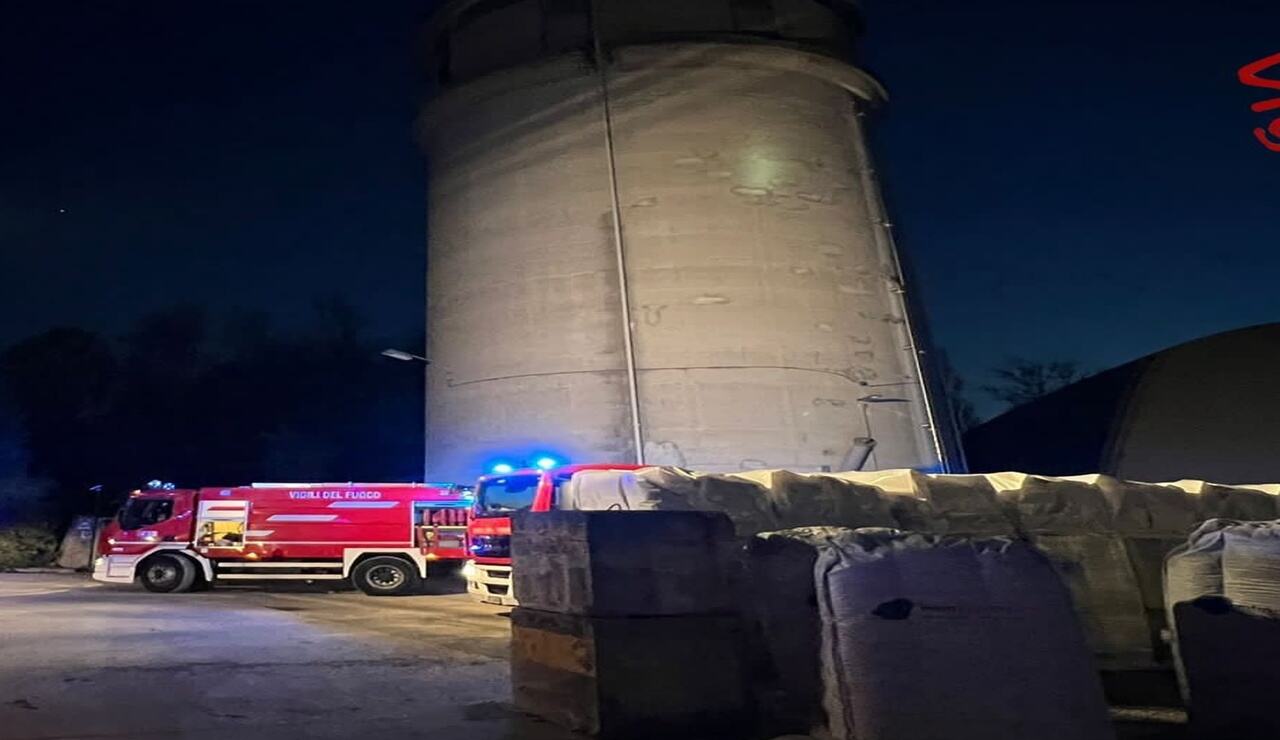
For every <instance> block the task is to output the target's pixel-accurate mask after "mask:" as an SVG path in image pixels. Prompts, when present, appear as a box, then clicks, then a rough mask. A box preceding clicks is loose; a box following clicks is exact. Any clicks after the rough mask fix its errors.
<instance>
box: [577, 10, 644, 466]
mask: <svg viewBox="0 0 1280 740" xmlns="http://www.w3.org/2000/svg"><path fill="white" fill-rule="evenodd" d="M590 8H591V45H592V52H593V55H594V57H595V65H596V73H597V74H598V75H599V77H600V101H601V109H602V111H603V113H604V145H605V155H606V157H607V159H608V163H609V197H610V199H611V201H612V208H611V210H612V211H613V247H614V256H615V257H616V259H617V262H618V292H619V294H620V296H619V299H620V300H621V302H622V344H623V354H625V355H626V363H627V389H628V391H629V395H630V402H631V434H632V444H633V445H634V447H635V458H636V463H637V464H639V465H643V464H644V433H643V430H642V428H641V425H640V382H639V378H638V377H637V372H636V350H635V341H634V338H633V336H632V331H633V329H632V324H631V296H630V289H629V288H628V283H627V260H626V253H625V250H624V247H623V240H622V202H621V199H620V198H619V197H618V163H617V156H616V155H615V152H614V147H613V120H612V116H611V115H610V106H609V80H608V78H607V76H606V74H605V68H604V55H603V54H602V53H601V49H600V33H599V26H598V25H597V19H598V16H597V14H596V2H595V0H592V2H591V6H590Z"/></svg>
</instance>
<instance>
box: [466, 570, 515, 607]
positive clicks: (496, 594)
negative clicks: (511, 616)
mask: <svg viewBox="0 0 1280 740" xmlns="http://www.w3.org/2000/svg"><path fill="white" fill-rule="evenodd" d="M465 571H466V574H467V593H468V594H470V595H471V598H473V599H475V600H476V601H481V602H484V603H486V604H499V605H501V606H517V605H518V602H517V601H516V597H515V595H514V594H513V593H512V589H511V566H510V565H486V564H484V563H477V562H475V561H470V562H468V563H467V564H466V566H465Z"/></svg>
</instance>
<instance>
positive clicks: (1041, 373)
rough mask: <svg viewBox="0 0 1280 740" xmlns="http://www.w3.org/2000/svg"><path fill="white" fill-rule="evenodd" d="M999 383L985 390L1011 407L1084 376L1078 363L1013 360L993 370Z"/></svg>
mask: <svg viewBox="0 0 1280 740" xmlns="http://www.w3.org/2000/svg"><path fill="white" fill-rule="evenodd" d="M991 374H992V375H993V376H994V377H995V378H996V382H995V383H992V384H990V385H985V386H983V387H982V390H983V391H985V392H986V393H987V394H988V395H990V396H991V397H993V398H995V399H997V400H1000V401H1004V402H1005V403H1007V404H1009V406H1010V407H1013V406H1021V405H1022V404H1024V403H1027V402H1029V401H1034V400H1035V399H1037V398H1040V397H1041V396H1044V395H1047V394H1049V393H1052V392H1054V391H1056V390H1058V389H1059V388H1062V387H1063V386H1066V385H1070V384H1071V383H1074V382H1076V381H1077V380H1080V379H1081V378H1082V377H1084V373H1083V372H1081V371H1080V368H1079V366H1078V365H1077V364H1076V363H1075V362H1068V361H1061V360H1058V361H1053V362H1038V361H1034V360H1026V359H1023V358H1020V357H1012V358H1009V359H1008V360H1005V362H1004V363H1003V364H1002V365H1000V366H999V367H995V368H993V369H992V370H991Z"/></svg>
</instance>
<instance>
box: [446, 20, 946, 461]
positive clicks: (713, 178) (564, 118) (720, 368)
mask: <svg viewBox="0 0 1280 740" xmlns="http://www.w3.org/2000/svg"><path fill="white" fill-rule="evenodd" d="M544 5H546V6H547V7H551V6H555V7H554V9H546V8H544V9H543V10H542V11H538V10H537V8H538V7H542V6H538V5H537V4H536V3H527V2H523V3H522V2H514V3H507V4H500V6H499V7H491V6H488V5H487V6H485V7H486V8H488V9H487V10H483V11H481V10H476V8H474V7H471V4H469V3H455V4H453V5H452V6H449V8H447V9H446V11H445V12H443V13H442V14H441V16H440V19H439V21H438V25H437V27H436V28H435V30H434V31H433V33H434V34H435V36H434V37H433V41H434V43H435V47H434V48H435V49H436V50H437V55H436V56H435V57H433V59H434V60H435V62H434V63H435V64H436V66H435V67H434V68H433V69H434V71H435V73H436V77H437V78H438V79H439V80H440V82H441V87H440V90H439V91H438V94H437V95H436V96H435V97H434V99H433V100H432V102H431V103H430V104H429V105H428V106H427V108H426V109H425V113H424V116H423V120H422V126H421V129H422V137H423V142H424V145H425V147H426V149H427V152H428V154H429V156H430V159H431V162H430V164H431V173H432V174H431V184H430V208H429V210H430V214H429V215H430V242H429V244H430V247H429V265H430V267H429V270H430V274H429V285H428V304H429V305H428V352H429V356H430V357H431V359H432V362H433V364H432V366H431V367H430V368H429V373H428V375H429V380H428V388H427V397H428V414H427V418H428V431H427V435H428V443H427V444H428V454H427V469H428V475H429V476H430V477H432V478H443V479H458V480H465V479H467V478H470V477H472V476H474V475H475V474H476V473H478V472H481V471H482V470H483V467H484V465H485V463H486V462H487V461H491V460H493V459H495V458H497V457H507V458H510V457H515V458H519V457H521V456H527V455H534V454H538V453H545V452H550V453H554V454H558V455H559V456H561V457H563V458H567V459H570V460H579V461H586V460H592V461H635V460H641V459H642V460H643V461H644V462H648V463H653V464H669V465H680V466H687V467H692V468H697V469H700V470H708V471H731V470H742V469H753V468H763V467H786V468H790V469H794V470H823V469H826V470H839V469H844V468H846V467H847V466H848V464H847V463H846V462H845V461H846V460H849V459H851V457H852V456H855V455H856V453H857V449H858V446H859V440H860V439H862V438H867V437H871V438H874V439H875V440H876V442H877V444H876V447H875V449H874V452H873V453H872V455H871V458H870V460H869V461H868V465H869V467H873V468H888V467H920V468H931V469H936V468H937V467H938V466H939V464H940V462H941V461H940V459H939V458H940V452H939V449H938V447H939V445H938V443H937V441H936V438H935V420H934V418H933V417H932V416H931V413H930V408H929V401H928V399H927V398H926V394H925V392H924V386H923V383H922V380H921V377H920V375H921V373H920V371H919V369H918V367H917V364H918V362H917V361H918V357H917V355H916V351H915V346H916V345H915V340H914V339H913V336H912V332H911V331H910V326H909V316H908V315H907V311H906V309H905V306H904V301H903V299H902V290H903V286H902V277H901V274H900V272H899V268H898V265H897V260H896V257H895V255H894V252H893V245H892V241H891V237H890V234H889V232H888V227H887V225H886V218H885V216H884V214H883V212H882V210H881V206H880V201H879V194H878V192H877V189H876V184H875V177H874V170H873V167H872V163H871V162H870V160H869V159H868V157H867V154H866V151H865V147H864V143H863V131H862V124H861V118H860V109H861V108H862V107H863V106H864V105H865V104H866V103H867V102H868V101H869V100H870V99H874V98H876V97H877V96H878V95H879V93H880V91H879V87H878V85H877V84H876V83H875V82H874V81H873V80H871V79H870V78H869V77H867V76H866V75H865V74H862V73H861V72H859V71H858V70H856V69H855V68H853V67H851V66H848V65H847V64H845V63H843V62H841V61H839V59H837V58H836V55H838V54H843V53H845V52H847V50H848V46H847V44H848V35H849V32H848V29H847V27H846V25H845V24H844V23H843V22H840V21H839V20H838V19H839V17H840V16H839V15H838V14H837V13H836V12H835V10H833V7H832V6H840V7H843V5H844V4H843V3H820V2H816V1H815V0H795V1H794V2H788V3H778V2H775V3H759V2H742V1H738V0H734V1H733V2H730V1H729V0H719V1H716V2H705V3H688V2H656V3H644V4H642V5H641V4H636V3H625V2H616V1H605V0H601V1H600V2H598V3H596V4H595V6H596V12H597V16H596V17H597V20H598V23H597V25H598V28H599V29H600V35H599V39H598V40H599V41H600V46H601V48H602V49H603V57H601V58H602V59H604V60H606V61H605V64H604V71H603V73H601V72H600V70H599V69H598V68H597V66H596V64H595V62H596V55H595V53H594V51H593V47H594V42H595V41H596V39H595V38H593V37H592V35H591V33H590V31H591V24H590V23H589V20H590V18H589V17H588V16H586V15H582V14H579V13H576V12H575V11H574V10H573V8H579V9H581V10H584V11H585V9H586V6H585V4H582V3H575V2H565V3H552V4H544ZM477 7H478V6H477ZM640 7H643V9H644V12H643V13H639V12H637V8H640ZM517 19H523V20H521V21H520V23H515V21H516V20H517ZM517 26H518V27H519V30H514V29H515V28H516V27H517ZM539 29H540V30H539ZM464 41H466V42H467V43H468V44H470V46H468V47H467V50H463V48H462V44H463V42H464ZM774 41H776V42H778V43H777V44H776V45H775V44H774V43H772V42H774ZM482 42H487V43H488V45H487V46H482V48H485V49H486V50H487V51H486V52H485V53H484V54H481V55H480V57H482V58H480V57H477V56H476V55H477V51H476V49H477V48H481V45H482ZM762 42H765V43H762ZM784 44H785V45H784ZM495 70H496V71H495ZM605 90H607V98H608V103H609V117H608V120H609V122H610V127H609V130H611V133H612V137H611V142H612V154H613V161H612V164H613V165H614V166H613V167H612V168H611V161H610V156H609V153H610V137H609V136H607V134H608V133H609V130H607V128H606V125H605V120H606V116H605V113H606V111H605V97H606V96H605V93H604V91H605ZM612 176H616V193H617V201H618V205H619V206H620V207H619V208H618V210H617V213H618V221H619V226H620V228H619V229H617V230H616V231H615V223H614V210H615V209H614V197H613V195H614V193H613V187H612V185H613V179H612ZM619 232H620V233H619ZM619 265H621V266H622V270H621V272H620V271H619ZM624 278H625V279H624ZM624 284H625V295H623V291H624ZM628 315H629V317H630V320H629V321H628V320H627V316H628ZM628 338H629V339H630V340H631V351H630V352H629V351H628V341H627V340H628ZM629 360H633V363H630V362H629ZM632 364H633V366H634V373H633V372H632V368H631V365H632ZM633 405H634V406H635V407H636V408H637V409H638V414H635V413H633V411H632V408H633ZM637 426H638V429H637ZM637 439H639V445H638V446H637V444H636V440H637Z"/></svg>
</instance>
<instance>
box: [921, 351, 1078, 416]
mask: <svg viewBox="0 0 1280 740" xmlns="http://www.w3.org/2000/svg"><path fill="white" fill-rule="evenodd" d="M939 372H940V373H941V375H942V385H943V388H944V390H945V391H946V394H947V400H948V402H949V403H950V406H951V413H952V417H953V420H954V422H955V424H956V427H957V428H958V429H959V430H960V431H961V432H965V431H968V430H969V429H972V428H973V427H975V426H977V425H978V424H979V423H981V419H980V418H979V417H978V410H977V408H976V406H975V405H974V403H973V399H972V398H971V397H970V395H969V386H968V384H967V383H966V382H965V379H964V378H963V377H961V375H960V374H959V373H958V372H956V370H955V368H954V367H953V366H952V365H951V363H950V361H949V360H948V359H947V357H946V354H945V353H944V354H943V355H942V361H941V363H940V367H939ZM988 372H989V375H990V377H991V378H992V382H991V383H988V384H986V385H983V386H982V387H981V388H980V390H981V391H982V392H983V393H984V394H985V395H987V396H990V397H991V398H993V399H995V400H997V401H1000V402H1001V403H1003V404H1004V405H1005V407H1006V408H1013V407H1015V406H1021V405H1022V404H1024V403H1030V402H1031V401H1034V400H1036V399H1037V398H1040V397H1041V396H1046V395H1048V394H1050V393H1052V392H1054V391H1056V390H1058V389H1059V388H1063V387H1065V386H1068V385H1070V384H1072V383H1074V382H1076V381H1077V380H1080V379H1082V378H1084V377H1085V373H1084V372H1082V371H1081V370H1080V367H1079V365H1077V364H1076V363H1075V362H1070V361H1064V360H1055V361H1050V362H1041V361H1036V360H1028V359H1025V358H1021V357H1009V358H1006V359H1005V360H1004V362H1002V363H1001V364H1000V365H997V366H995V367H993V368H991V369H990V370H989V371H988Z"/></svg>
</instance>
